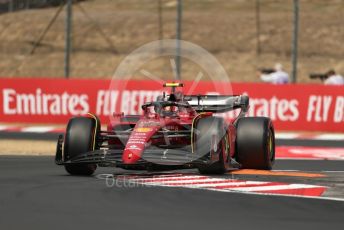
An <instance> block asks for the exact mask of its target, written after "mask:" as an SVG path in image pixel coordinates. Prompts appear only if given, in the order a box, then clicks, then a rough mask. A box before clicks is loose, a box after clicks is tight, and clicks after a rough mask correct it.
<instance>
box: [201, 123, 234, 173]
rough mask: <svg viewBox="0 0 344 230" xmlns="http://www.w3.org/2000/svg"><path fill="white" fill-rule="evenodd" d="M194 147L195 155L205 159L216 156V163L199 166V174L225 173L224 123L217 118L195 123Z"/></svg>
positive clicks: (226, 162)
mask: <svg viewBox="0 0 344 230" xmlns="http://www.w3.org/2000/svg"><path fill="white" fill-rule="evenodd" d="M195 129H196V130H197V133H196V134H195V139H196V140H195V142H194V147H195V151H196V152H197V154H201V155H203V156H204V157H206V158H209V157H212V156H218V158H219V159H218V161H216V162H215V163H212V164H210V165H204V166H200V167H199V168H198V171H199V172H200V173H201V174H224V173H225V172H226V171H227V168H228V167H227V165H228V160H227V156H228V155H227V153H228V141H227V136H226V131H225V123H224V121H223V119H222V118H219V117H205V118H201V119H200V120H199V121H197V124H196V127H195Z"/></svg>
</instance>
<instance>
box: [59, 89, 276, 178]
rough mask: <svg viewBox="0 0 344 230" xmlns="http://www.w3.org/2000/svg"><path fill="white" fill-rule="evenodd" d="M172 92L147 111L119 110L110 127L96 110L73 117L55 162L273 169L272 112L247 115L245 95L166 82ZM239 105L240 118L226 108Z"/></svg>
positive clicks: (75, 168) (72, 169)
mask: <svg viewBox="0 0 344 230" xmlns="http://www.w3.org/2000/svg"><path fill="white" fill-rule="evenodd" d="M164 87H171V93H170V94H165V93H164V94H163V95H162V96H160V97H158V98H157V99H156V101H153V102H148V103H146V104H144V105H142V109H143V115H124V114H114V115H113V119H111V122H110V124H108V127H107V130H106V131H105V130H104V131H103V130H101V123H100V120H99V119H98V118H97V117H96V116H95V115H92V114H88V115H87V116H82V117H74V118H72V119H70V121H69V123H68V125H67V129H66V133H65V135H64V136H63V135H60V136H59V139H58V143H57V151H56V157H55V162H56V164H58V165H64V167H65V169H66V171H67V172H68V173H70V174H72V175H92V174H93V173H94V171H95V170H96V168H97V166H99V167H101V166H103V167H109V166H110V167H111V166H112V167H119V168H123V169H131V170H174V169H189V168H197V169H198V170H199V172H200V173H201V174H223V173H225V172H226V171H227V170H229V169H231V168H247V169H271V168H272V165H273V163H274V160H275V135H274V128H273V124H272V122H271V120H270V119H269V118H267V117H245V115H246V113H247V110H248V108H249V97H248V96H246V95H230V96H223V95H221V96H218V95H183V93H182V91H177V88H178V87H183V84H182V83H165V84H164ZM235 109H240V110H241V111H240V113H239V115H238V116H237V117H236V118H235V119H231V120H229V119H225V118H224V116H220V114H221V113H225V112H228V111H232V110H235Z"/></svg>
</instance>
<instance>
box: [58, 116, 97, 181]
mask: <svg viewBox="0 0 344 230" xmlns="http://www.w3.org/2000/svg"><path fill="white" fill-rule="evenodd" d="M99 132H100V123H99V120H98V119H97V118H96V117H92V118H91V117H75V118H72V119H70V121H69V122H68V125H67V130H66V136H65V141H64V161H68V160H71V159H73V158H74V157H77V156H78V155H80V154H82V153H86V152H89V151H93V150H95V149H96V148H97V146H96V145H97V144H96V137H97V135H98V133H99ZM96 168H97V165H96V164H73V163H71V164H66V165H65V169H66V171H67V172H68V173H69V174H71V175H84V176H89V175H92V174H93V173H94V171H95V170H96Z"/></svg>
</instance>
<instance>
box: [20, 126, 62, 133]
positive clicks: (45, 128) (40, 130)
mask: <svg viewBox="0 0 344 230" xmlns="http://www.w3.org/2000/svg"><path fill="white" fill-rule="evenodd" d="M54 129H55V127H52V126H31V127H26V128H22V130H21V131H22V132H28V133H47V132H50V131H51V130H54Z"/></svg>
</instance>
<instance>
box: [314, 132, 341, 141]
mask: <svg viewBox="0 0 344 230" xmlns="http://www.w3.org/2000/svg"><path fill="white" fill-rule="evenodd" d="M313 139H315V140H335V141H341V140H344V134H340V133H336V134H334V133H331V134H319V135H316V136H314V138H313Z"/></svg>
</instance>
